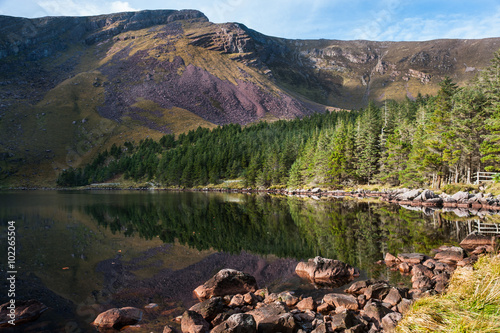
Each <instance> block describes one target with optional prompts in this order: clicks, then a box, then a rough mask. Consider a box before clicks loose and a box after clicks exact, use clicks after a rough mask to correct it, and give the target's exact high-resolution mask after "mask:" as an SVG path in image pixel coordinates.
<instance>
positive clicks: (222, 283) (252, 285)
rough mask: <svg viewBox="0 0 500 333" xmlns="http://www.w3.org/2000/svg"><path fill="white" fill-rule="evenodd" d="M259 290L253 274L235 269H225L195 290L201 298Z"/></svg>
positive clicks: (196, 294)
mask: <svg viewBox="0 0 500 333" xmlns="http://www.w3.org/2000/svg"><path fill="white" fill-rule="evenodd" d="M256 290H257V281H256V280H255V278H254V277H253V276H251V275H250V274H247V273H243V272H240V271H237V270H234V269H223V270H220V271H219V272H218V273H217V274H215V275H214V276H213V277H212V278H211V279H210V280H208V281H207V282H205V283H204V284H203V285H201V286H199V287H198V288H196V289H195V290H194V294H195V296H196V297H198V299H199V300H205V299H209V298H211V297H213V296H224V295H235V294H240V293H241V294H243V293H247V292H253V291H256Z"/></svg>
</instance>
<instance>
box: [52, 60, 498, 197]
mask: <svg viewBox="0 0 500 333" xmlns="http://www.w3.org/2000/svg"><path fill="white" fill-rule="evenodd" d="M499 140H500V51H499V52H497V53H496V54H495V56H494V58H493V59H492V61H491V65H490V66H489V67H488V68H487V69H485V70H484V71H482V72H481V73H480V74H479V75H478V76H477V77H476V78H475V79H474V80H473V81H471V82H469V84H468V85H466V86H465V87H458V86H457V84H455V83H454V82H453V81H452V79H450V78H448V77H447V78H445V79H444V80H443V81H442V82H441V83H440V90H439V92H438V93H437V95H435V96H425V97H424V96H420V95H419V96H418V97H417V98H416V99H415V100H410V99H408V98H407V99H406V100H404V101H402V102H397V101H393V100H387V101H385V103H384V104H383V105H381V106H377V105H375V104H374V103H370V104H369V105H368V106H367V107H366V108H364V109H361V110H356V111H350V112H348V111H340V112H327V113H325V114H314V115H312V116H309V117H305V118H302V119H294V120H280V121H276V122H272V123H269V122H260V123H257V124H252V125H249V126H245V127H242V126H240V125H237V124H230V125H225V126H222V127H217V128H215V129H213V130H209V129H206V128H201V127H200V128H198V129H197V130H193V131H189V132H188V133H184V134H180V135H179V136H178V137H177V138H176V137H175V136H174V135H173V134H168V135H165V136H163V137H162V138H161V139H160V140H159V141H154V140H152V139H145V140H142V141H140V142H139V143H133V142H125V144H124V145H123V146H117V145H113V146H112V147H111V149H110V150H109V151H108V150H106V151H104V152H101V153H99V154H98V156H97V157H96V158H95V159H94V160H93V162H92V163H90V164H88V165H86V166H84V167H81V168H78V169H73V168H71V169H68V170H64V171H63V172H62V173H61V174H60V175H59V178H58V180H57V183H58V185H60V186H82V185H88V184H91V183H99V182H104V181H107V180H109V179H112V178H114V177H117V176H119V175H123V177H124V178H125V179H132V180H134V181H136V182H139V181H148V182H150V181H153V182H155V183H158V184H161V185H164V186H183V187H194V186H203V185H207V184H217V183H219V182H221V181H224V180H230V179H241V180H242V181H244V184H245V186H247V187H265V188H269V187H273V186H275V187H284V186H287V187H289V188H299V187H307V186H324V187H331V188H340V187H344V186H350V185H356V184H374V183H380V184H389V185H392V186H398V185H405V186H410V187H414V186H425V185H427V186H429V185H430V186H434V187H438V188H439V187H440V186H442V185H443V184H445V183H458V182H470V181H471V177H472V174H473V173H474V172H476V171H483V170H487V171H500V143H499Z"/></svg>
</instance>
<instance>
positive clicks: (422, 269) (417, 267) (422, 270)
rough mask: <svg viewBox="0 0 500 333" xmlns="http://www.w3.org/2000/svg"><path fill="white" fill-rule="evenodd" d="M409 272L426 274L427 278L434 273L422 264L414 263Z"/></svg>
mask: <svg viewBox="0 0 500 333" xmlns="http://www.w3.org/2000/svg"><path fill="white" fill-rule="evenodd" d="M411 274H412V275H413V276H419V275H424V276H427V277H428V278H431V279H432V277H433V276H434V273H433V272H432V270H431V269H430V268H428V267H426V266H424V265H420V264H419V265H414V266H413V267H412V269H411Z"/></svg>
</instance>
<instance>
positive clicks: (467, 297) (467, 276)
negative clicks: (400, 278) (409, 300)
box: [397, 256, 500, 333]
mask: <svg viewBox="0 0 500 333" xmlns="http://www.w3.org/2000/svg"><path fill="white" fill-rule="evenodd" d="M397 332H405V333H406V332H471V333H472V332H475V333H489V332H491V333H493V332H500V256H493V257H491V256H485V257H482V258H481V259H480V260H479V261H478V262H477V263H476V265H475V266H474V270H471V269H467V268H458V269H457V270H456V271H455V273H454V274H453V277H452V279H451V281H450V285H449V287H448V290H447V291H446V293H445V294H443V295H437V296H432V297H426V298H422V299H420V300H418V301H417V302H415V304H414V305H413V307H412V309H411V310H410V311H408V312H407V313H406V314H405V316H404V318H403V320H402V321H401V322H400V323H399V325H398V327H397Z"/></svg>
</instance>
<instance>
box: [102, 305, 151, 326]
mask: <svg viewBox="0 0 500 333" xmlns="http://www.w3.org/2000/svg"><path fill="white" fill-rule="evenodd" d="M142 314H143V312H142V310H140V309H137V308H134V307H124V308H119V309H118V308H113V309H109V310H107V311H105V312H103V313H101V314H99V315H98V316H97V318H96V319H95V320H94V322H93V325H94V326H96V327H97V328H98V329H121V328H122V327H124V326H127V325H135V324H137V323H138V322H140V321H141V319H142Z"/></svg>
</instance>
